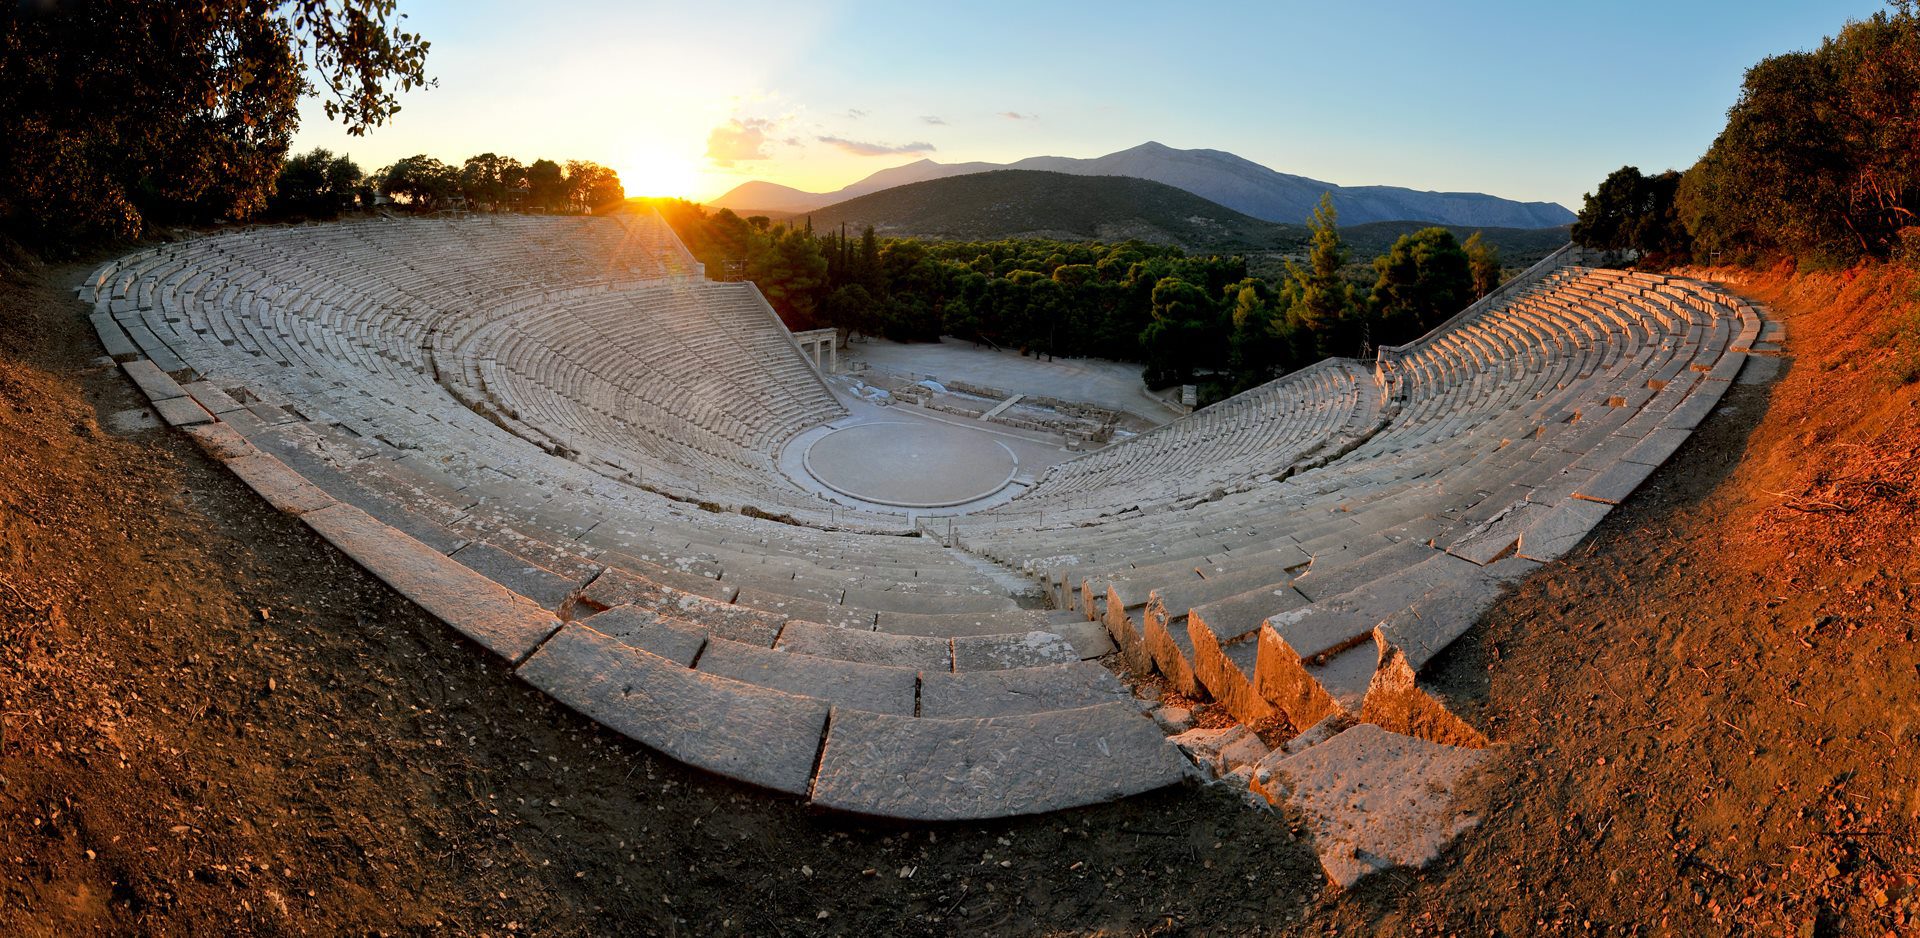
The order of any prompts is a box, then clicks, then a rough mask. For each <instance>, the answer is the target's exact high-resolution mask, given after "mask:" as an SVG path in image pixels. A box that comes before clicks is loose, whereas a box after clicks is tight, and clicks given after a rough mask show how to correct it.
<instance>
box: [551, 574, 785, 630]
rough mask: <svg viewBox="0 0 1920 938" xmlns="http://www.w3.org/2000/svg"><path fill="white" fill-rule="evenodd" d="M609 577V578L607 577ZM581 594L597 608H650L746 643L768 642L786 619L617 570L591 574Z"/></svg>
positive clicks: (778, 615)
mask: <svg viewBox="0 0 1920 938" xmlns="http://www.w3.org/2000/svg"><path fill="white" fill-rule="evenodd" d="M609 576H612V577H613V578H612V579H611V580H609ZM581 596H582V598H584V599H586V600H587V601H588V602H590V603H592V604H593V605H596V606H599V607H601V608H611V607H613V606H621V605H631V606H635V607H638V608H641V609H651V610H653V611H655V612H658V613H660V614H662V615H665V616H669V617H671V618H675V619H679V620H681V621H684V622H690V623H693V624H694V625H697V626H699V627H700V628H703V629H706V630H707V632H708V633H709V634H712V635H716V636H718V637H720V638H725V639H729V640H732V641H736V642H745V643H747V644H749V645H761V646H767V645H772V644H773V640H774V638H775V637H776V636H777V635H779V634H780V627H781V626H782V625H784V624H785V623H786V621H787V617H786V616H783V615H780V614H778V613H773V612H766V611H763V610H759V609H749V608H747V607H746V606H736V605H733V604H731V603H723V602H719V601H716V600H712V599H708V598H707V597H705V596H701V595H699V594H697V593H689V592H686V591H685V590H678V589H674V588H673V587H671V586H664V585H662V584H659V583H654V582H652V581H650V580H647V579H645V578H644V577H638V576H634V575H632V574H628V573H624V572H623V571H617V570H607V571H605V572H602V573H601V574H600V575H599V576H598V577H595V578H594V580H593V582H591V583H588V584H587V586H586V587H585V588H584V589H583V590H582V591H581Z"/></svg>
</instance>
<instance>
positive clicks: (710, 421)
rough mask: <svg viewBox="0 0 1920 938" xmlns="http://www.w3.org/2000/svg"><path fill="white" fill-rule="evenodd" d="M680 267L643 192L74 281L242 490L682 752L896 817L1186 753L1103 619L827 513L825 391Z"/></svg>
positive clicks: (774, 341) (109, 339)
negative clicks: (619, 209)
mask: <svg viewBox="0 0 1920 938" xmlns="http://www.w3.org/2000/svg"><path fill="white" fill-rule="evenodd" d="M691 269H692V268H691V261H690V260H689V259H687V258H686V256H685V253H684V251H683V250H681V249H680V247H679V245H678V244H677V242H675V241H674V240H673V237H672V235H671V233H670V232H669V231H668V230H667V229H666V228H665V226H664V224H662V223H661V222H660V221H659V220H658V218H657V216H652V215H648V216H631V217H621V216H614V217H609V218H592V219H581V218H572V219H568V218H540V217H515V216H499V217H483V218H464V219H456V220H443V219H431V220H405V221H400V220H368V221H355V222H346V223H340V224H333V225H319V226H299V227H292V228H261V229H249V230H243V231H234V232H228V233H224V234H219V235H214V236H211V237H206V238H199V239H195V240H191V241H186V242H182V243H179V244H170V245H164V246H160V247H157V248H154V249H151V250H148V251H143V252H141V253H138V254H135V255H131V256H129V257H126V258H122V259H120V260H118V261H116V262H114V263H112V264H108V265H106V266H104V267H102V268H101V269H100V270H98V271H96V272H95V274H94V275H93V276H92V277H91V278H90V279H89V280H88V282H87V283H86V284H85V285H83V286H82V288H81V294H82V296H83V298H85V299H87V300H89V301H90V302H92V303H93V304H94V309H95V312H94V317H93V318H94V322H95V324H96V326H97V327H99V329H100V333H101V336H102V338H103V341H105V343H106V345H107V348H108V351H109V352H110V353H112V354H114V355H115V357H116V358H118V359H120V360H122V361H123V362H124V367H125V368H126V369H127V371H128V374H129V375H130V376H132V377H133V378H134V380H135V381H136V382H138V383H139V384H140V385H141V387H142V388H143V389H145V390H146V391H147V392H148V394H149V396H150V397H151V398H152V399H153V400H154V402H155V405H156V407H157V408H158V409H159V410H160V411H161V412H162V414H163V416H165V417H167V419H168V420H169V421H170V422H173V423H176V424H177V425H181V426H183V427H185V429H186V432H188V433H191V434H193V435H194V436H195V437H196V438H197V439H198V440H199V441H200V442H201V443H202V445H203V446H204V447H205V448H207V449H208V451H209V452H210V453H212V454H213V455H215V457H216V458H219V459H222V460H223V461H224V462H225V463H226V464H227V465H228V466H229V467H230V468H231V469H232V470H233V471H234V472H235V473H236V474H237V475H239V476H240V477H241V478H242V479H243V480H244V481H246V482H247V483H248V484H249V485H251V486H252V487H253V488H254V489H255V490H256V491H258V492H259V493H260V494H261V495H263V496H264V497H266V498H267V499H268V500H269V501H270V502H272V503H273V504H275V505H276V506H278V507H280V508H282V509H283V510H285V511H288V512H290V513H293V514H295V515H298V516H299V517H300V518H301V519H302V520H303V521H304V522H305V523H306V524H308V525H309V526H310V527H312V528H313V529H314V530H315V531H317V532H319V533H320V534H321V535H322V536H323V537H326V538H327V539H328V540H330V541H331V542H333V543H334V544H335V545H336V546H339V547H340V548H341V549H342V550H343V551H345V552H346V553H348V554H349V555H351V556H353V557H354V558H355V559H356V560H357V561H359V562H360V563H362V564H363V565H364V566H366V567H367V568H368V569H369V570H371V571H373V572H374V573H375V574H377V575H379V576H381V577H382V578H383V579H385V580H387V582H388V583H390V584H391V585H393V586H394V587H395V588H396V589H398V590H399V591H400V592H402V593H403V594H404V595H407V596H408V597H409V598H411V599H413V600H414V601H416V602H417V603H419V604H420V605H421V606H423V607H424V608H426V609H427V610H428V611H430V612H432V613H434V614H435V615H438V616H440V617H441V618H443V619H445V620H446V621H448V622H449V623H450V624H452V625H454V626H455V627H456V628H459V629H461V630H462V631H463V632H465V633H466V634H468V635H469V636H471V637H472V638H474V639H475V640H476V641H477V642H479V643H480V644H482V645H484V646H485V647H487V648H488V649H490V650H492V651H493V652H495V653H497V654H499V655H500V656H502V657H503V658H505V659H507V660H508V661H509V662H511V663H512V664H513V665H514V666H515V667H516V670H517V673H518V674H519V675H520V676H521V677H522V678H524V679H525V680H527V681H528V682H530V683H532V684H533V685H534V686H536V687H539V688H540V689H542V690H544V691H546V692H547V693H549V694H550V695H552V696H553V697H554V698H556V699H558V700H560V701H562V702H564V703H566V704H568V705H569V706H572V707H574V708H575V709H578V710H580V711H581V712H583V713H585V714H587V715H589V716H590V717H592V718H594V719H596V720H599V721H600V722H602V723H604V724H605V725H607V726H609V727H611V728H613V729H616V730H618V731H620V732H622V733H625V734H627V735H629V736H632V737H633V738H635V739H638V740H639V741H641V742H643V743H645V744H647V745H649V746H651V747H653V748H656V749H658V750H660V751H662V752H664V753H666V754H668V755H670V756H673V757H675V758H677V759H680V760H682V761H685V762H687V763H690V764H692V765H695V766H699V767H702V768H705V769H708V770H711V771H713V772H716V773H719V774H721V775H725V776H728V777H732V778H735V779H738V780H742V781H746V782H749V783H752V784H755V785H760V786H764V787H767V788H771V789H775V790H778V791H783V792H789V793H793V794H796V795H801V796H805V797H808V798H810V800H811V801H812V802H813V803H815V804H817V805H820V806H822V807H826V808H831V809H836V810H844V811H851V812H856V813H863V814H869V815H879V816H889V817H898V818H907V819H958V818H968V817H985V816H1000V815H1008V814H1020V813H1029V812H1034V811H1044V810H1051V809H1055V808H1063V807H1069V806H1072V805H1077V804H1084V803H1089V802H1095V801H1103V800H1110V799H1112V798H1115V797H1120V796H1123V795H1126V794H1131V793H1135V792H1139V791H1145V790H1148V789H1152V788H1156V787H1161V786H1164V785H1167V784H1170V783H1172V782H1174V781H1177V780H1178V779H1180V778H1181V777H1183V776H1184V775H1185V774H1186V773H1187V772H1188V771H1189V766H1188V765H1187V763H1186V762H1185V761H1184V759H1183V758H1182V757H1181V756H1180V755H1179V753H1178V750H1177V749H1175V748H1174V747H1173V746H1171V745H1170V744H1169V743H1167V741H1166V739H1165V736H1164V735H1163V734H1162V733H1161V732H1160V730H1159V729H1158V728H1157V727H1156V726H1155V724H1154V723H1153V722H1152V721H1151V720H1150V719H1148V718H1147V717H1146V716H1145V715H1144V714H1143V713H1142V708H1141V706H1140V705H1139V704H1138V703H1137V702H1136V701H1135V700H1134V698H1133V696H1132V695H1131V694H1130V693H1129V692H1128V691H1127V689H1126V688H1125V686H1124V685H1122V684H1121V682H1120V681H1119V680H1118V679H1117V678H1116V677H1115V676H1114V675H1113V673H1112V672H1110V671H1108V670H1107V669H1106V668H1104V667H1102V666H1101V665H1100V664H1099V663H1097V662H1096V661H1094V660H1091V659H1096V658H1099V657H1101V656H1102V655H1105V654H1107V653H1109V652H1110V651H1111V649H1112V643H1111V641H1110V640H1109V639H1108V638H1107V637H1106V634H1105V632H1104V630H1103V629H1101V628H1100V627H1099V626H1098V625H1094V624H1091V623H1088V622H1086V621H1085V620H1084V619H1081V618H1079V617H1077V616H1072V615H1065V616H1062V615H1060V614H1058V613H1049V612H1047V611H1044V610H1038V609H1031V608H1022V607H1021V605H1020V604H1019V603H1018V602H1016V600H1015V599H1014V598H1013V597H1012V596H1011V595H1010V594H1009V592H1008V588H1007V585H1006V583H1007V582H1008V581H1009V580H1010V579H1011V578H1010V577H1006V576H1004V575H1001V576H1000V577H999V578H998V579H996V576H995V575H994V574H993V573H991V572H989V570H988V569H986V568H990V567H991V565H989V564H985V563H984V562H982V561H979V560H978V559H977V558H972V557H967V556H964V555H962V554H960V553H959V552H956V551H951V550H947V549H945V548H943V547H941V546H940V545H938V544H937V543H934V542H932V541H930V540H926V539H922V538H919V537H902V536H899V535H898V534H874V533H865V532H861V531H852V530H841V529H828V528H827V527H826V526H827V525H828V524H829V523H830V522H832V523H837V524H839V525H841V526H844V525H846V523H847V522H848V520H849V515H850V514H851V513H850V512H848V511H847V510H845V509H838V510H837V511H832V510H830V509H829V508H826V507H815V504H816V503H813V502H809V501H807V499H810V498H812V496H810V495H808V494H807V493H805V492H802V491H800V490H798V489H793V488H791V487H790V485H791V484H790V483H787V482H786V480H784V479H781V478H779V477H778V475H777V473H775V472H774V471H773V464H772V462H771V453H772V451H773V449H774V448H775V447H776V446H777V445H778V444H779V443H780V442H782V441H783V438H784V436H786V435H790V434H791V433H793V432H796V431H798V430H800V429H804V428H806V427H808V426H812V425H817V424H818V423H820V422H822V421H825V420H830V419H833V418H835V417H837V416H839V415H840V414H842V413H843V411H842V410H841V408H840V407H839V405H838V404H837V403H836V402H835V401H834V399H833V397H832V396H831V393H830V392H829V391H828V390H827V388H826V387H825V385H824V383H823V382H822V380H821V378H820V377H819V375H818V373H817V372H816V371H814V370H813V369H812V367H811V366H810V365H808V364H807V362H806V361H805V359H804V358H802V357H801V354H800V352H799V350H798V348H797V347H796V346H794V345H793V344H792V342H791V340H790V338H789V337H788V336H787V335H786V334H785V332H784V329H782V328H781V327H780V326H779V325H778V321H777V319H775V318H774V317H773V316H772V314H771V312H770V311H769V310H768V309H767V308H766V306H765V304H764V301H762V300H761V299H760V298H759V296H758V294H757V292H755V291H754V290H753V288H752V287H751V286H750V285H735V284H709V283H705V282H702V281H699V280H697V279H695V278H693V277H689V276H686V274H688V273H689V272H691ZM669 496H678V497H669ZM730 499H737V500H738V501H739V502H741V503H744V504H750V505H753V506H755V507H760V508H761V509H762V510H763V511H765V510H767V509H768V508H771V509H774V510H777V511H780V512H783V513H788V514H791V515H794V516H801V517H803V518H806V519H810V520H815V521H817V522H818V523H820V524H821V525H822V527H819V528H815V527H808V526H803V525H797V524H791V523H783V522H780V521H775V520H770V519H767V518H763V517H754V516H750V514H743V513H739V512H730V511H724V510H715V509H716V507H726V506H727V504H728V501H729V500H730ZM696 500H697V501H698V502H700V503H704V504H697V503H696ZM882 523H884V524H885V525H886V526H887V527H888V529H890V530H891V529H897V527H898V525H897V523H896V521H895V520H894V519H876V526H880V524H882Z"/></svg>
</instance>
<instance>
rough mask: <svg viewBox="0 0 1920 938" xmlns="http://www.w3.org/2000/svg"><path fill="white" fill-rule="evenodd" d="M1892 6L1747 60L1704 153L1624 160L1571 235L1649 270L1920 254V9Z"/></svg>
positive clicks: (1900, 2)
mask: <svg viewBox="0 0 1920 938" xmlns="http://www.w3.org/2000/svg"><path fill="white" fill-rule="evenodd" d="M1891 7H1892V10H1891V11H1890V12H1882V13H1878V14H1875V15H1874V16H1871V17H1869V18H1867V19H1864V20H1858V21H1854V22H1851V23H1848V24H1847V25H1846V26H1845V27H1844V28H1843V29H1841V30H1840V32H1839V33H1838V34H1837V35H1835V36H1832V37H1830V38H1828V39H1826V40H1825V41H1824V42H1822V43H1821V44H1820V46H1819V47H1818V48H1817V49H1814V50H1812V51H1807V52H1789V53H1786V54H1784V55H1776V56H1770V57H1768V58H1766V59H1763V60H1761V61H1760V63H1759V64H1757V65H1754V66H1753V67H1752V68H1750V69H1748V70H1747V74H1746V79H1745V81H1744V82H1743V83H1742V85H1741V89H1740V97H1739V100H1738V101H1737V102H1736V103H1735V104H1734V105H1733V107H1732V108H1731V109H1730V110H1729V111H1728V112H1727V124H1726V127H1725V128H1724V129H1723V130H1722V131H1721V132H1720V135H1719V136H1718V137H1717V138H1715V140H1714V142H1713V145H1712V147H1710V148H1709V149H1708V150H1707V152H1706V155H1704V156H1702V157H1701V158H1700V160H1699V162H1697V163H1695V164H1694V165H1693V166H1692V167H1690V168H1688V169H1687V170H1686V171H1684V172H1679V171H1674V170H1668V171H1665V172H1662V173H1658V174H1653V175H1648V174H1645V173H1642V172H1641V170H1640V169H1639V168H1638V167H1633V166H1625V167H1622V168H1620V169H1619V170H1616V171H1615V172H1614V173H1613V174H1611V175H1609V176H1608V177H1607V178H1606V179H1605V180H1604V181H1602V182H1601V183H1600V185H1599V186H1598V187H1597V188H1596V189H1595V190H1594V191H1593V192H1592V193H1590V194H1588V195H1587V197H1586V201H1585V205H1584V207H1583V208H1582V210H1581V212H1580V220H1579V222H1578V223H1577V224H1575V226H1574V232H1573V234H1574V240H1575V241H1577V242H1579V243H1581V244H1583V245H1586V246H1588V247H1593V248H1598V249H1602V250H1608V251H1621V252H1632V254H1633V256H1634V257H1635V259H1636V260H1638V262H1640V263H1642V264H1645V265H1648V266H1661V265H1666V264H1671V263H1684V262H1687V261H1696V262H1701V263H1711V262H1714V261H1716V260H1718V261H1720V262H1753V261H1757V260H1759V259H1762V258H1764V257H1767V256H1774V255H1781V256H1789V255H1790V256H1793V257H1795V258H1798V259H1799V260H1800V261H1801V262H1802V263H1813V264H1816V265H1842V264H1849V263H1853V262H1856V261H1860V260H1873V259H1887V258H1890V257H1894V256H1904V257H1906V258H1909V259H1916V258H1920V218H1916V216H1915V212H1917V211H1920V16H1916V10H1917V9H1920V8H1917V6H1916V4H1915V3H1914V2H1913V0H1897V2H1894V3H1892V4H1891Z"/></svg>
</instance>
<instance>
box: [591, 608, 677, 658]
mask: <svg viewBox="0 0 1920 938" xmlns="http://www.w3.org/2000/svg"><path fill="white" fill-rule="evenodd" d="M580 621H582V622H584V623H585V624H586V625H587V626H588V627H590V628H592V629H593V630H594V631H596V632H599V633H600V634H602V635H606V636H609V637H612V638H615V639H618V640H619V641H621V642H623V643H625V644H628V645H632V646H633V647H635V648H639V649H642V650H644V651H649V652H652V653H654V654H656V655H659V656H660V657H662V658H665V659H667V660H668V661H671V662H673V663H674V664H677V665H680V666H681V667H683V668H691V667H693V662H694V660H695V659H697V658H699V657H700V652H701V651H703V650H705V649H706V647H707V641H708V636H707V632H706V630H705V629H702V628H700V627H699V626H696V625H693V624H692V623H689V622H683V621H681V620H678V619H674V618H670V617H668V616H663V615H661V614H659V613H657V612H654V611H652V610H650V609H638V608H635V607H633V606H615V607H613V608H611V609H608V610H606V611H604V612H597V613H594V614H593V615H591V616H589V617H587V618H586V619H583V620H580Z"/></svg>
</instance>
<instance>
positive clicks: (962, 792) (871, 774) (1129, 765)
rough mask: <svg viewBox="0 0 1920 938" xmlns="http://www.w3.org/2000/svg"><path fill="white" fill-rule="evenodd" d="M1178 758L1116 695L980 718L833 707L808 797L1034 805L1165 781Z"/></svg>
mask: <svg viewBox="0 0 1920 938" xmlns="http://www.w3.org/2000/svg"><path fill="white" fill-rule="evenodd" d="M1190 771H1191V770H1190V768H1189V767H1188V764H1187V761H1186V759H1185V758H1183V757H1182V756H1181V755H1180V754H1179V752H1178V751H1177V750H1175V749H1174V747H1173V745H1172V744H1171V743H1168V742H1167V740H1166V737H1165V736H1163V735H1162V734H1161V732H1160V730H1159V729H1158V728H1157V727H1155V726H1154V724H1153V723H1152V721H1150V720H1148V719H1146V718H1145V717H1144V716H1142V715H1141V714H1140V712H1139V710H1138V709H1137V708H1135V707H1133V706H1131V705H1129V704H1126V703H1111V704H1101V705H1099V706H1094V707H1085V708H1081V709H1077V710H1054V711H1048V712H1045V713H1037V714H1025V715H1019V716H1003V717H985V718H979V719H938V718H925V717H921V718H917V719H916V718H903V717H891V716H885V715H881V714H871V713H863V712H860V711H846V712H844V713H843V712H842V711H840V710H835V711H834V714H833V720H832V723H831V725H830V726H829V728H828V731H827V741H826V745H825V746H824V748H822V750H821V755H820V773H819V776H818V778H817V779H815V781H814V787H813V803H814V804H816V805H819V806H820V807H823V808H830V809H833V810H838V811H848V812H852V813H855V814H862V815H868V816H873V817H883V818H895V819H900V820H909V821H964V820H974V819H979V818H991V817H1008V816H1015V815H1022V814H1038V813H1042V812H1046V811H1058V810H1061V809H1064V808H1071V807H1077V806H1080V805H1086V804H1096V803H1099V802H1103V801H1112V800H1115V799H1118V798H1123V797H1126V796H1128V795H1133V794H1139V793H1141V792H1145V791H1151V790H1153V789H1156V788H1162V787H1165V786H1167V785H1172V784H1174V783H1176V782H1179V781H1180V780H1181V779H1183V778H1186V777H1187V776H1188V774H1189V773H1190Z"/></svg>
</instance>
